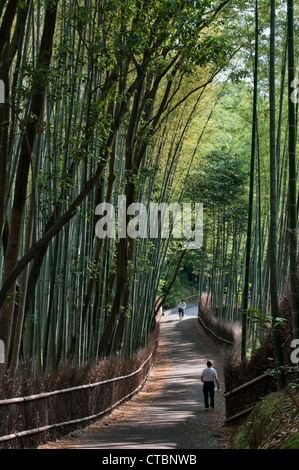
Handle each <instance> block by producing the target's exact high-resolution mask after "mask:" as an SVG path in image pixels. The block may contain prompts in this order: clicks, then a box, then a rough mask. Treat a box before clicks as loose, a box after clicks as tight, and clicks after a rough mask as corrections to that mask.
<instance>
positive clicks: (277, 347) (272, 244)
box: [269, 0, 283, 388]
mask: <svg viewBox="0 0 299 470" xmlns="http://www.w3.org/2000/svg"><path fill="white" fill-rule="evenodd" d="M275 22H276V20H275V0H271V26H270V70H269V94H270V95H269V97H270V229H269V267H270V298H271V315H272V325H273V341H274V351H275V360H276V366H277V369H278V368H279V367H281V366H282V365H283V356H282V348H281V338H280V327H279V323H278V322H277V318H278V317H279V306H278V291H277V286H278V283H277V220H278V197H277V160H276V139H275V125H276V119H275ZM277 379H278V387H279V388H281V387H282V386H283V376H282V374H278V375H277Z"/></svg>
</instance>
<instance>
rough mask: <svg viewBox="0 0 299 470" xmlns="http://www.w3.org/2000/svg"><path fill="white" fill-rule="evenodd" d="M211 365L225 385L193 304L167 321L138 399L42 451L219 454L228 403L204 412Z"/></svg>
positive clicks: (218, 398) (169, 315)
mask: <svg viewBox="0 0 299 470" xmlns="http://www.w3.org/2000/svg"><path fill="white" fill-rule="evenodd" d="M208 359H210V360H212V362H213V366H214V367H215V368H216V370H217V372H218V376H219V379H220V384H221V382H222V383H223V372H222V363H221V352H220V351H219V350H218V349H217V348H216V347H215V346H214V345H213V344H212V343H211V341H210V340H209V339H208V338H206V337H205V336H204V335H203V334H202V333H201V332H200V329H199V327H198V325H197V306H196V305H195V304H191V305H190V306H188V308H187V309H186V313H185V317H184V319H183V320H182V321H178V315H177V311H176V310H175V309H174V310H170V311H167V312H165V315H164V316H163V317H161V325H160V339H159V348H158V354H157V360H156V364H155V366H154V369H153V371H152V373H151V375H150V377H149V379H148V381H147V382H146V384H145V386H144V387H143V389H142V390H141V392H139V394H138V395H136V396H135V397H133V398H132V399H131V400H130V401H128V402H126V403H125V404H123V405H122V406H120V407H119V408H118V409H116V410H114V411H113V412H112V413H111V414H110V415H109V416H107V417H105V418H103V419H102V420H100V421H98V422H97V423H95V424H93V425H91V426H89V427H88V428H87V429H85V430H83V431H78V432H75V433H72V435H71V436H68V438H66V439H62V440H59V441H57V442H56V443H53V444H47V445H44V446H42V447H41V448H47V449H49V448H73V449H218V448H221V447H223V445H222V444H221V440H220V436H221V429H222V426H223V423H224V398H223V395H222V393H216V394H215V410H213V411H209V412H206V411H205V410H204V403H203V393H202V384H201V381H200V375H201V371H202V369H203V368H204V367H205V366H206V361H207V360H208Z"/></svg>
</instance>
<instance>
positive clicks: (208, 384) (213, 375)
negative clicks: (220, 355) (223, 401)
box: [201, 361, 220, 410]
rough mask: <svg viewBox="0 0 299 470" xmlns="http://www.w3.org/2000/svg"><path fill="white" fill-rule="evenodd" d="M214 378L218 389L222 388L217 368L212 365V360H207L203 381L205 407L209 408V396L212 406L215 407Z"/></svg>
mask: <svg viewBox="0 0 299 470" xmlns="http://www.w3.org/2000/svg"><path fill="white" fill-rule="evenodd" d="M214 380H215V382H216V384H217V387H218V390H219V389H220V386H219V381H218V376H217V372H216V370H215V369H214V368H213V367H212V362H211V361H208V362H207V367H206V368H205V369H204V370H203V371H202V374H201V381H202V382H203V394H204V400H205V409H206V410H208V409H209V397H210V407H211V408H214V387H215V384H214Z"/></svg>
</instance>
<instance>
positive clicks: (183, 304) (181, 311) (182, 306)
mask: <svg viewBox="0 0 299 470" xmlns="http://www.w3.org/2000/svg"><path fill="white" fill-rule="evenodd" d="M185 308H186V302H185V301H184V299H182V300H181V301H180V303H179V305H178V312H179V320H181V319H182V318H183V317H184V313H185Z"/></svg>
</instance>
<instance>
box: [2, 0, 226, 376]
mask: <svg viewBox="0 0 299 470" xmlns="http://www.w3.org/2000/svg"><path fill="white" fill-rule="evenodd" d="M227 3H228V2H227V1H223V2H215V3H213V4H212V3H211V2H209V1H206V2H205V1H203V2H191V1H179V2H168V1H162V2H156V1H149V2H143V1H140V0H136V1H131V0H124V1H109V2H108V1H106V0H102V1H99V2H95V1H92V0H85V1H83V0H82V1H81V0H79V1H78V0H72V1H65V0H53V1H52V0H50V1H47V2H40V1H39V0H26V1H24V2H19V1H16V0H8V1H3V2H1V9H0V14H1V26H0V28H1V30H0V38H1V39H0V41H1V47H0V54H1V55H0V79H1V80H2V82H3V83H4V84H5V103H4V104H3V105H0V106H1V116H0V118H1V194H0V195H1V198H0V199H1V205H0V228H1V232H0V234H1V239H2V241H3V243H2V246H1V253H0V256H1V259H0V262H1V268H2V287H1V291H0V307H1V313H0V338H1V340H2V341H3V342H4V345H5V364H4V365H2V369H3V370H9V371H10V372H11V373H12V374H14V373H15V372H16V370H17V368H18V364H19V363H20V362H24V363H25V365H26V366H27V368H28V369H29V370H31V372H32V373H38V372H40V371H43V370H53V369H55V368H56V367H57V366H58V364H59V363H60V362H61V361H63V360H66V359H70V360H72V361H73V363H74V364H76V365H77V366H80V365H82V364H84V363H85V361H86V360H89V359H92V358H93V359H97V358H98V357H105V356H106V355H109V354H112V353H117V354H121V355H122V356H124V357H129V356H130V355H131V354H132V353H133V352H134V351H136V350H137V349H139V348H140V347H143V346H145V345H146V343H147V340H148V337H149V334H150V332H151V331H152V329H153V326H154V323H155V312H156V305H155V302H156V297H157V293H158V287H159V280H160V277H161V271H162V268H163V263H164V261H165V257H166V254H167V250H168V247H169V243H170V237H166V238H163V237H162V236H161V232H159V235H158V236H157V237H142V236H135V237H134V236H129V235H130V233H131V234H132V233H134V234H135V235H136V232H138V230H139V228H138V227H139V225H138V221H137V220H136V218H135V219H134V218H133V217H132V216H133V215H136V213H134V212H133V213H131V214H126V216H125V219H124V225H121V223H120V222H119V219H118V218H117V217H118V216H119V214H121V213H122V212H121V211H122V208H121V206H122V202H121V201H125V202H124V211H125V212H126V209H127V208H128V207H129V206H130V204H132V203H136V202H140V203H143V204H144V205H145V207H146V208H148V207H149V204H150V202H157V203H158V202H159V203H160V202H164V203H169V202H170V201H171V200H175V201H180V194H181V192H182V191H181V190H182V188H183V186H184V181H185V178H186V176H187V173H188V169H189V168H190V165H191V163H190V162H188V161H187V164H185V167H184V168H182V167H180V168H179V159H180V156H181V152H182V142H183V138H184V135H185V133H186V132H187V130H188V127H189V125H190V122H191V120H192V117H193V114H194V112H195V110H196V109H197V106H198V104H199V103H200V101H201V98H202V96H203V95H204V93H205V91H206V89H207V88H208V87H209V84H210V83H211V82H212V80H213V78H214V77H215V76H216V75H217V74H218V73H219V71H221V70H222V69H223V67H224V66H225V65H226V64H227V61H228V60H229V57H230V55H232V54H233V47H232V45H231V44H230V43H229V41H227V40H226V38H225V36H224V35H223V31H222V28H221V22H218V17H219V15H220V14H221V12H222V11H224V10H225V7H226V4H227ZM191 161H192V159H191ZM178 168H179V169H180V172H179V176H178V173H177V171H178ZM178 182H179V185H177V184H178ZM122 198H123V199H122ZM101 203H104V204H111V206H105V207H110V208H112V209H111V211H110V212H109V211H106V212H105V211H104V210H103V211H102V209H101V206H100V204H101ZM114 209H115V212H112V210H114ZM99 216H103V217H101V218H100V217H99ZM112 216H115V219H113V217H112ZM105 217H106V218H105ZM105 220H106V224H105ZM130 220H131V225H130V226H129V225H128V224H129V222H130ZM98 223H100V227H101V229H102V232H103V231H104V232H105V234H106V235H107V236H105V237H99V236H97V233H96V228H97V224H98ZM124 227H125V229H126V228H127V227H128V228H129V227H130V228H131V232H130V233H127V232H125V233H124V232H123V229H124ZM98 228H99V226H98ZM114 229H115V230H114ZM137 235H138V233H137Z"/></svg>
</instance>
